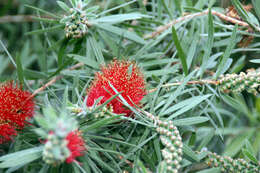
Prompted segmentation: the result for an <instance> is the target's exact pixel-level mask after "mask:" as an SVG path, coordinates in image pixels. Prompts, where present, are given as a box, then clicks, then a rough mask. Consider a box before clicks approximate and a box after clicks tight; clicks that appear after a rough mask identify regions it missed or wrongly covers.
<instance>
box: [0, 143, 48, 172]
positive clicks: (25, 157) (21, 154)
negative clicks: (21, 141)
mask: <svg viewBox="0 0 260 173" xmlns="http://www.w3.org/2000/svg"><path fill="white" fill-rule="evenodd" d="M42 150H43V147H42V146H41V147H34V148H30V149H27V150H22V151H18V152H15V153H11V154H7V155H4V156H2V157H0V161H2V162H1V163H0V168H10V167H15V166H18V165H19V166H20V165H25V164H27V163H30V162H32V161H34V160H36V159H38V158H40V157H41V155H42Z"/></svg>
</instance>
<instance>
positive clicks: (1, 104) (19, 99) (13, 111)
mask: <svg viewBox="0 0 260 173" xmlns="http://www.w3.org/2000/svg"><path fill="white" fill-rule="evenodd" d="M33 114H34V102H33V99H32V98H31V93H30V92H27V91H23V90H22V89H21V88H18V86H17V85H16V86H14V85H13V82H8V83H5V84H2V85H0V127H3V128H4V129H8V128H9V129H10V134H13V135H16V132H15V130H16V129H23V128H24V126H25V124H27V122H26V120H27V119H28V118H31V117H32V116H33ZM6 134H7V133H6V132H4V131H3V130H2V129H1V132H0V138H1V139H2V141H8V140H10V138H8V137H7V136H8V135H6ZM4 139H6V140H4Z"/></svg>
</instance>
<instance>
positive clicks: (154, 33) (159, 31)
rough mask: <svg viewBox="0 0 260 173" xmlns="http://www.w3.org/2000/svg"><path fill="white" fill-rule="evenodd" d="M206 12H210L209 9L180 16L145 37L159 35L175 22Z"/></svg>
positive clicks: (202, 14)
mask: <svg viewBox="0 0 260 173" xmlns="http://www.w3.org/2000/svg"><path fill="white" fill-rule="evenodd" d="M206 14H208V10H205V11H203V12H199V13H194V14H190V15H187V16H183V17H180V18H178V19H176V20H173V21H171V22H170V23H168V24H166V25H162V26H159V27H158V28H157V29H156V31H154V32H152V33H151V34H148V35H145V36H144V38H154V37H156V36H157V35H159V34H161V33H162V32H163V31H165V30H167V29H168V28H170V27H172V26H173V25H175V24H177V23H179V22H182V21H184V20H187V19H192V18H194V17H198V16H204V15H206Z"/></svg>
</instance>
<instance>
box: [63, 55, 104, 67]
mask: <svg viewBox="0 0 260 173" xmlns="http://www.w3.org/2000/svg"><path fill="white" fill-rule="evenodd" d="M68 56H69V57H73V58H74V59H76V60H77V61H79V62H82V63H84V64H86V65H87V66H89V67H92V68H94V69H99V64H98V63H97V62H96V61H94V60H92V59H88V58H87V57H84V56H80V55H76V54H68Z"/></svg>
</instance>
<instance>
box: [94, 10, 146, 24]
mask: <svg viewBox="0 0 260 173" xmlns="http://www.w3.org/2000/svg"><path fill="white" fill-rule="evenodd" d="M143 17H146V18H147V17H149V16H147V15H143V14H141V13H128V14H115V15H109V16H104V17H100V18H98V19H95V20H94V21H90V23H92V22H97V23H110V24H115V23H121V22H124V21H127V20H137V19H141V18H143Z"/></svg>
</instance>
